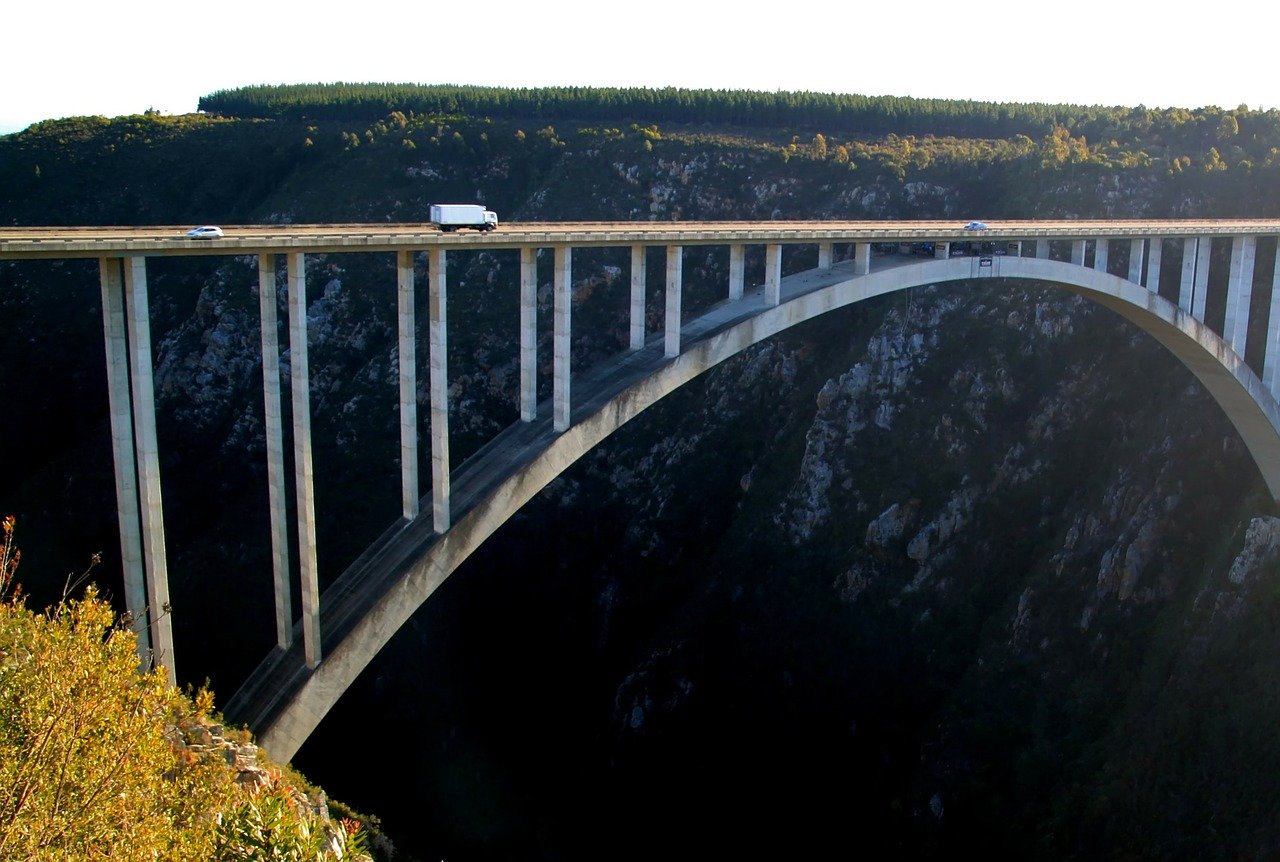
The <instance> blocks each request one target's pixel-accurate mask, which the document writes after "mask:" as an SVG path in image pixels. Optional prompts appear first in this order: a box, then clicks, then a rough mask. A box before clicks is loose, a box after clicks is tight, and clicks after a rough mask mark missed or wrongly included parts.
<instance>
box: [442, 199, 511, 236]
mask: <svg viewBox="0 0 1280 862" xmlns="http://www.w3.org/2000/svg"><path fill="white" fill-rule="evenodd" d="M430 218H431V223H432V224H434V225H435V226H436V227H438V228H440V230H442V231H444V232H445V233H449V232H451V231H455V230H457V229H458V228H460V227H469V228H475V229H476V230H478V231H482V232H488V231H491V230H493V229H494V228H496V227H497V226H498V214H497V213H495V212H491V211H490V210H487V209H485V208H484V207H482V206H480V205H479V204H432V205H431V215H430Z"/></svg>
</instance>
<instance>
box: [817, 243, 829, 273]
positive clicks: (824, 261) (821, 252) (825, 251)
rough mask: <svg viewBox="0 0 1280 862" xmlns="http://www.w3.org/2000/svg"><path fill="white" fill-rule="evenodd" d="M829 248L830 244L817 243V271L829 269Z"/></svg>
mask: <svg viewBox="0 0 1280 862" xmlns="http://www.w3.org/2000/svg"><path fill="white" fill-rule="evenodd" d="M831 246H832V243H829V242H820V243H818V269H831Z"/></svg>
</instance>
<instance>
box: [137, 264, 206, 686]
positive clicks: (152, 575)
mask: <svg viewBox="0 0 1280 862" xmlns="http://www.w3.org/2000/svg"><path fill="white" fill-rule="evenodd" d="M124 290H125V295H126V297H127V299H126V318H127V329H128V334H129V378H130V381H131V382H132V397H133V434H134V440H135V450H134V451H135V458H136V460H137V465H138V497H139V501H140V504H141V511H140V515H141V519H140V520H141V524H142V557H143V563H144V565H145V567H146V573H147V599H148V607H147V610H148V612H149V615H150V618H151V650H152V655H154V656H155V659H156V661H157V662H158V663H159V664H162V665H164V667H165V670H166V672H167V673H168V675H169V682H171V683H176V677H175V676H174V670H173V662H174V657H173V619H172V616H171V614H170V606H169V562H168V557H167V554H166V551H165V543H164V501H163V499H162V497H161V494H160V446H159V442H158V441H157V439H156V402H155V384H154V382H153V379H152V364H151V363H152V360H151V314H150V311H149V310H148V302H147V259H146V258H144V257H127V258H125V259H124ZM194 611H195V609H194V608H191V609H188V612H194Z"/></svg>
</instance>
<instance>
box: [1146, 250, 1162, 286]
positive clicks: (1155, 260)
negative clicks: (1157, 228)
mask: <svg viewBox="0 0 1280 862" xmlns="http://www.w3.org/2000/svg"><path fill="white" fill-rule="evenodd" d="M1163 255H1164V237H1160V236H1153V237H1152V238H1151V250H1150V251H1149V252H1147V290H1149V291H1151V292H1152V293H1154V294H1156V295H1159V293H1160V258H1161V257H1163Z"/></svg>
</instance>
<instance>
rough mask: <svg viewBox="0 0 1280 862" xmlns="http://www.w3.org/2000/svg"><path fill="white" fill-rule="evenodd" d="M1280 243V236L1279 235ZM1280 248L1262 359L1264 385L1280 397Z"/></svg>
mask: <svg viewBox="0 0 1280 862" xmlns="http://www.w3.org/2000/svg"><path fill="white" fill-rule="evenodd" d="M1276 241H1277V243H1280V237H1277V240H1276ZM1277 365H1280V248H1277V254H1276V262H1275V264H1274V266H1273V267H1272V270H1271V308H1270V314H1268V315H1267V346H1266V351H1265V353H1264V356H1263V359H1262V385H1263V386H1265V387H1266V388H1267V391H1268V392H1270V393H1271V395H1272V397H1273V398H1277V399H1280V368H1277V367H1276V366H1277Z"/></svg>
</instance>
